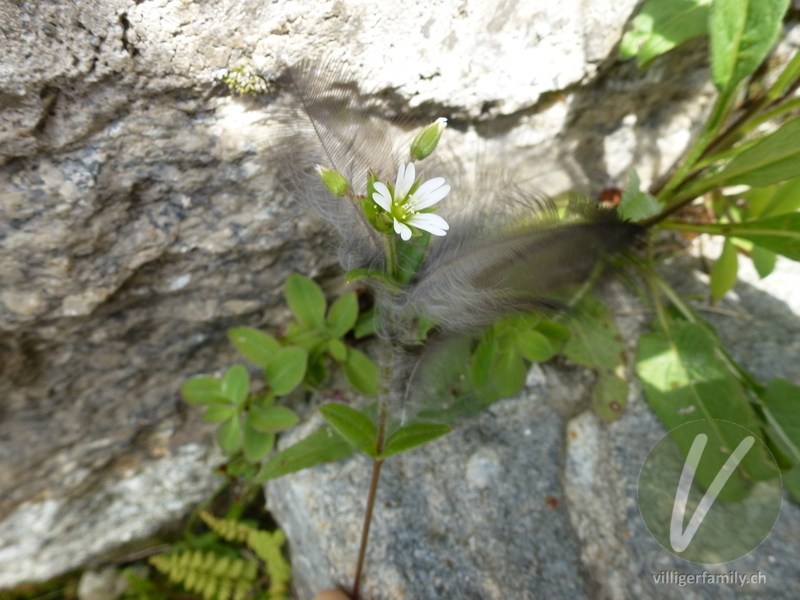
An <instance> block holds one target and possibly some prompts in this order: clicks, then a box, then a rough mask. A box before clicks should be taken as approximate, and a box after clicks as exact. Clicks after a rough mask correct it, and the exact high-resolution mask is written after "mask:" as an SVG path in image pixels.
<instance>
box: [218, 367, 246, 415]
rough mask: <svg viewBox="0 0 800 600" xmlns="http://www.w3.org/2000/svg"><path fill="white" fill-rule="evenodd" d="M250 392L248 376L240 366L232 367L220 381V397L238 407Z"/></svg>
mask: <svg viewBox="0 0 800 600" xmlns="http://www.w3.org/2000/svg"><path fill="white" fill-rule="evenodd" d="M249 391H250V376H249V375H248V374H247V369H245V368H244V367H243V366H242V365H234V366H232V367H231V368H230V369H228V370H227V371H226V372H225V377H224V378H223V379H222V395H223V396H225V397H226V398H227V399H228V400H230V401H231V402H233V403H234V404H235V405H237V406H238V405H240V404H241V403H242V402H244V401H245V399H246V398H247V393H248V392H249Z"/></svg>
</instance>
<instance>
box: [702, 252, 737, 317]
mask: <svg viewBox="0 0 800 600" xmlns="http://www.w3.org/2000/svg"><path fill="white" fill-rule="evenodd" d="M738 272H739V259H738V254H737V252H736V246H734V245H733V243H731V240H730V239H727V240H725V244H724V245H723V246H722V254H721V255H720V257H719V258H718V259H717V262H715V263H714V267H713V268H712V269H711V282H710V284H709V287H710V288H711V297H712V298H713V300H714V302H716V301H717V300H719V299H720V298H722V297H723V296H724V295H725V294H726V293H727V292H728V291H729V290H731V289H732V288H733V286H734V285H736V275H737V274H738Z"/></svg>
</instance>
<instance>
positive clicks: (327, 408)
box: [319, 404, 378, 458]
mask: <svg viewBox="0 0 800 600" xmlns="http://www.w3.org/2000/svg"><path fill="white" fill-rule="evenodd" d="M319 412H320V413H322V416H323V417H325V420H326V421H328V423H330V424H331V427H333V428H334V429H335V430H336V431H337V432H338V433H339V435H341V436H342V437H343V438H344V439H346V440H347V441H348V442H350V443H351V444H352V445H353V447H354V448H355V449H356V450H360V451H361V452H363V453H364V454H367V455H369V456H371V457H373V458H375V457H376V456H377V455H378V453H377V451H376V443H377V437H378V430H377V429H376V428H375V425H374V424H373V423H372V421H371V420H370V418H369V417H368V416H367V415H365V414H364V413H362V412H360V411H357V410H356V409H354V408H350V407H349V406H345V405H344V404H323V405H322V406H320V407H319Z"/></svg>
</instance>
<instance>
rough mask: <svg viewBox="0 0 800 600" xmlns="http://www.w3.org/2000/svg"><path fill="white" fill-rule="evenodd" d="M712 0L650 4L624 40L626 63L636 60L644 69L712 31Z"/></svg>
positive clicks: (622, 50) (659, 0) (667, 0)
mask: <svg viewBox="0 0 800 600" xmlns="http://www.w3.org/2000/svg"><path fill="white" fill-rule="evenodd" d="M710 4H711V0H650V1H649V2H647V3H646V4H645V5H644V6H643V7H642V10H641V12H640V13H639V14H638V15H637V16H636V18H634V19H633V22H632V25H633V29H632V30H631V31H628V32H627V33H626V34H625V36H624V37H623V38H622V45H621V47H620V55H621V57H622V58H623V59H626V58H632V57H634V56H636V59H637V60H636V62H637V63H638V65H639V66H640V67H643V66H645V65H647V64H648V63H649V62H650V61H652V60H653V59H654V58H655V57H656V56H659V55H660V54H664V53H665V52H668V51H669V50H672V48H674V47H675V46H678V45H679V44H682V43H683V42H685V41H686V40H688V39H691V38H693V37H696V36H699V35H704V34H705V33H707V31H708V8H709V5H710Z"/></svg>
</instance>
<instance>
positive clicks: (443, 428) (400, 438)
mask: <svg viewBox="0 0 800 600" xmlns="http://www.w3.org/2000/svg"><path fill="white" fill-rule="evenodd" d="M450 431H451V429H450V427H448V426H447V425H438V424H434V423H416V424H414V425H409V426H408V427H403V428H402V429H401V430H400V431H398V432H396V433H395V434H394V435H393V436H392V437H390V438H389V441H388V442H386V448H384V450H383V452H381V456H380V457H381V458H388V457H390V456H393V455H395V454H399V453H401V452H405V451H406V450H411V449H412V448H416V447H417V446H421V445H422V444H426V443H428V442H431V441H433V440H435V439H436V438H440V437H442V436H443V435H445V434H447V433H450Z"/></svg>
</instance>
